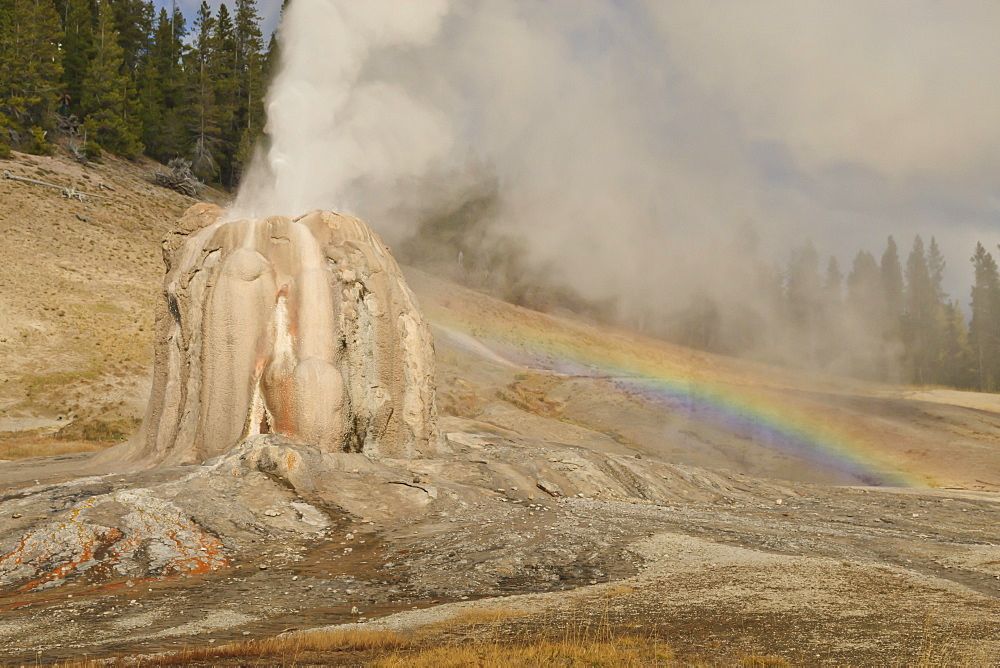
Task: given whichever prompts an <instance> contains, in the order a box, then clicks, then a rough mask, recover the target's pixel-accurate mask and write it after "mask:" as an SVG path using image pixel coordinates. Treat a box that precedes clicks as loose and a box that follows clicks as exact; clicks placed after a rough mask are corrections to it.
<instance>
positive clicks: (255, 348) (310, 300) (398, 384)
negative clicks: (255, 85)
mask: <svg viewBox="0 0 1000 668" xmlns="http://www.w3.org/2000/svg"><path fill="white" fill-rule="evenodd" d="M164 260H165V262H166V265H167V274H166V279H165V289H164V292H163V298H162V300H161V303H160V305H159V306H158V310H157V317H156V356H155V372H154V380H153V393H152V396H151V397H150V402H149V409H148V410H147V414H146V418H145V420H144V422H143V426H142V430H141V431H140V433H139V434H138V436H137V437H136V439H135V440H134V441H133V443H132V444H131V445H130V446H128V452H127V453H126V456H127V458H128V459H130V460H132V461H133V462H141V463H143V464H178V463H200V462H202V461H205V460H206V459H209V458H212V457H214V456H217V455H220V454H223V453H225V452H227V451H228V450H230V449H231V448H232V447H233V446H235V445H236V444H237V443H239V442H240V441H241V440H242V439H244V438H247V437H250V436H254V435H256V434H267V433H274V434H282V435H284V436H286V437H287V438H288V439H289V440H291V441H294V442H296V443H302V444H306V445H311V446H315V447H318V448H319V449H321V450H323V451H325V452H360V453H364V454H366V455H368V456H370V457H387V458H413V457H420V456H427V455H433V454H436V453H437V452H438V451H439V448H440V447H441V446H440V442H441V440H440V436H439V433H438V431H437V426H436V412H435V406H434V377H433V376H434V361H433V354H434V353H433V344H432V340H431V336H430V332H429V330H428V328H427V325H426V323H425V322H424V319H423V317H422V315H421V313H420V311H419V310H418V309H417V306H416V302H415V300H414V297H413V294H412V293H411V292H410V290H409V289H408V288H407V286H406V283H405V282H404V280H403V276H402V273H401V272H400V270H399V267H398V265H397V264H396V262H395V260H393V258H392V256H391V255H390V253H389V250H388V249H387V248H386V246H385V245H384V244H383V243H382V241H381V240H380V239H379V237H378V236H377V235H376V234H374V233H373V232H372V231H371V230H370V229H369V228H368V226H367V225H366V224H365V223H364V222H362V221H360V220H358V219H356V218H351V217H348V216H341V215H337V214H334V213H328V212H323V211H315V212H313V213H309V214H307V215H305V216H302V217H300V218H296V219H294V220H293V219H290V218H286V217H282V216H273V217H269V218H263V219H242V220H230V219H227V218H226V216H225V213H224V212H223V210H222V209H220V208H218V207H215V206H213V205H208V204H199V205H196V206H194V207H192V208H191V209H190V210H189V211H188V212H187V214H186V215H185V216H184V218H182V219H181V221H180V227H179V229H178V231H177V232H175V233H174V234H173V235H171V236H170V238H168V239H167V240H166V241H165V242H164Z"/></svg>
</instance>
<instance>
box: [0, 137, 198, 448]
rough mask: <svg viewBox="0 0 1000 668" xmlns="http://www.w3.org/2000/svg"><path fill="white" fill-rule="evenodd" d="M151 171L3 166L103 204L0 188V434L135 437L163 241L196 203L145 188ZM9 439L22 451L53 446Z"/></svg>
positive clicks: (29, 162)
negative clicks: (70, 427) (57, 431)
mask: <svg viewBox="0 0 1000 668" xmlns="http://www.w3.org/2000/svg"><path fill="white" fill-rule="evenodd" d="M155 166H156V165H155V164H154V163H150V162H141V163H138V164H136V163H130V162H126V161H122V160H118V159H116V158H112V157H109V158H107V159H106V160H105V162H104V163H103V164H92V165H89V166H84V165H81V164H78V163H76V162H72V161H69V160H66V159H64V158H59V157H43V156H30V155H24V154H20V153H14V157H13V159H11V160H0V169H2V170H5V171H9V172H10V173H11V174H13V175H15V176H21V177H26V178H32V179H37V180H41V181H46V182H49V183H53V184H56V185H59V186H63V187H75V188H77V189H78V190H81V191H86V192H90V193H95V194H100V195H102V197H100V198H97V197H94V198H88V199H86V200H85V201H82V202H81V201H78V200H76V199H69V198H65V197H63V196H62V195H61V194H60V192H59V191H58V190H55V189H50V188H46V187H43V186H38V185H32V184H26V183H21V182H16V181H13V180H7V179H3V180H0V229H2V231H3V232H2V234H3V243H2V244H0V314H2V317H0V361H2V363H0V434H2V433H3V432H8V435H9V432H12V431H15V430H18V429H32V428H38V427H43V428H46V427H47V428H49V431H51V429H54V428H58V427H62V426H63V425H65V424H66V422H68V421H69V419H71V418H72V417H80V418H83V419H82V420H81V422H80V423H78V425H77V426H78V432H80V433H78V434H77V435H78V436H84V437H89V440H95V439H106V440H121V438H122V435H123V433H125V432H127V431H128V430H130V429H133V428H134V418H136V417H138V416H140V415H141V414H142V411H143V410H144V408H145V401H146V397H145V395H146V394H147V393H148V380H147V378H148V375H149V366H150V363H151V361H152V350H153V349H152V342H153V304H154V303H155V299H156V296H157V290H158V288H157V286H158V285H159V283H160V282H161V280H162V276H163V261H162V256H161V252H160V242H161V240H162V239H163V238H164V237H165V236H166V234H167V232H168V231H169V230H170V229H171V228H172V226H173V225H174V224H175V223H176V221H177V218H178V217H179V216H180V214H181V213H182V212H183V211H184V210H185V209H186V208H187V207H189V206H190V205H191V204H193V203H194V200H191V199H190V198H187V197H184V196H182V195H180V194H178V193H175V192H173V191H170V190H166V189H164V188H159V187H157V186H154V185H152V184H151V183H148V182H147V180H146V177H147V175H148V174H149V173H150V171H151V170H152V169H153V168H154V167H155ZM95 418H99V419H101V420H102V421H103V423H95V422H94V419H95ZM123 418H124V419H126V420H125V421H121V420H122V419H123ZM120 421H121V422H120ZM84 422H88V423H89V426H90V427H91V428H90V429H89V430H87V433H83V430H82V427H83V426H84V424H83V423H84ZM76 440H77V441H79V440H80V439H76ZM7 442H8V443H7V444H8V445H9V447H10V448H11V449H12V450H13V449H14V447H15V445H24V446H30V447H29V448H27V449H26V450H24V451H23V452H27V453H30V452H31V448H42V449H43V451H44V448H45V447H46V446H51V445H52V444H51V443H47V442H46V439H44V438H35V439H26V438H22V439H21V442H20V443H18V444H13V443H11V440H10V439H9V438H8V439H7ZM0 443H3V442H2V441H0ZM80 445H82V446H84V447H85V445H86V444H80ZM3 447H4V446H3V445H0V458H3V457H4V452H3Z"/></svg>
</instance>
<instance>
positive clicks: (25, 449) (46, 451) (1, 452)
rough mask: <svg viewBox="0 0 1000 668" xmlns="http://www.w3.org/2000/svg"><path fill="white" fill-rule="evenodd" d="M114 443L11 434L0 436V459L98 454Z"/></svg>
mask: <svg viewBox="0 0 1000 668" xmlns="http://www.w3.org/2000/svg"><path fill="white" fill-rule="evenodd" d="M112 445H114V443H109V442H97V441H84V440H75V439H74V440H66V439H62V438H56V437H54V436H53V435H52V434H38V433H37V432H11V433H10V434H3V435H0V459H29V458H31V457H51V456H53V455H71V454H76V453H80V452H97V451H99V450H104V449H105V448H108V447H110V446H112Z"/></svg>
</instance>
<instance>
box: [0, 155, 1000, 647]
mask: <svg viewBox="0 0 1000 668" xmlns="http://www.w3.org/2000/svg"><path fill="white" fill-rule="evenodd" d="M153 168H155V165H153V164H152V163H142V164H133V163H127V162H123V161H118V160H114V159H109V160H108V161H107V162H106V163H105V164H103V165H94V166H89V167H86V168H84V167H82V166H80V165H78V164H76V163H70V162H65V161H63V160H61V159H59V158H40V157H36V156H24V155H21V154H15V158H14V159H13V160H8V161H0V169H5V170H10V171H11V173H14V174H17V175H22V176H27V177H31V178H41V179H42V180H46V181H51V182H53V183H59V184H62V185H66V186H74V185H77V184H79V185H77V187H78V188H79V189H80V190H86V191H88V192H95V193H102V194H107V195H108V197H107V199H90V200H87V201H85V202H78V201H75V200H68V199H64V198H62V197H60V194H59V191H57V190H50V189H46V188H43V187H41V186H34V185H30V184H24V183H19V182H13V181H10V180H2V181H0V198H2V199H0V224H2V225H3V227H4V231H5V243H4V244H3V245H0V254H2V255H0V308H2V313H3V317H2V318H0V459H10V460H17V461H4V462H0V612H2V613H3V614H4V615H6V616H5V618H4V623H3V624H2V625H0V647H3V648H4V649H3V650H0V659H2V660H8V659H9V660H14V661H22V662H23V661H26V660H36V656H37V655H36V652H43V653H44V659H45V660H56V659H63V658H68V657H75V656H79V655H80V654H81V653H83V652H87V653H89V654H91V655H101V656H110V655H113V654H115V653H119V652H123V653H148V652H151V651H161V650H176V649H179V648H182V647H185V646H188V645H192V644H193V645H195V646H197V647H200V648H202V649H204V650H205V651H206V652H208V651H209V648H210V647H211V646H212V645H211V643H214V642H216V641H221V642H223V643H224V642H230V641H236V640H243V639H246V638H247V637H248V636H249V637H250V638H268V637H271V636H274V635H275V634H278V633H281V632H284V631H289V630H307V629H314V628H317V627H324V626H327V625H344V624H348V623H350V625H349V626H348V627H347V628H349V629H352V630H363V631H373V632H384V631H387V630H388V631H392V632H393V633H401V634H403V635H404V636H406V637H407V638H409V639H410V640H409V641H412V642H414V643H417V644H418V645H419V646H420V647H424V646H425V645H426V644H430V645H431V646H432V647H437V646H438V645H443V646H450V645H454V644H456V643H457V644H461V643H462V642H465V641H467V640H469V639H473V640H475V639H476V638H480V639H481V638H482V634H483V633H484V632H488V633H489V634H494V635H493V636H491V637H498V638H507V639H509V638H535V637H558V636H559V634H562V636H563V637H565V635H566V633H567V629H573V628H585V629H588V630H587V631H581V633H583V634H586V633H590V632H591V631H590V630H589V629H593V628H597V629H599V632H600V633H602V634H605V636H606V637H620V636H628V637H635V636H636V634H639V635H641V636H642V637H655V638H657V639H661V640H664V641H665V642H667V643H668V644H669V645H670V646H671V647H672V648H673V650H672V651H676V652H677V657H678V661H677V664H680V665H683V664H685V663H689V662H690V661H705V662H706V665H735V664H737V663H738V662H739V661H742V660H744V659H746V657H747V656H754V655H760V654H769V655H779V656H782V657H785V658H786V659H788V660H789V661H792V662H794V663H795V664H804V665H812V664H824V663H825V664H829V665H844V664H848V665H868V664H872V663H879V662H881V663H888V664H893V665H894V664H899V665H913V664H917V663H919V662H921V661H923V662H924V663H925V664H927V665H936V664H937V663H947V662H948V661H949V659H953V660H955V661H958V662H965V663H967V664H970V665H988V664H989V663H990V662H991V661H995V660H996V658H997V657H998V656H1000V654H998V652H1000V644H998V642H997V638H998V637H1000V603H998V600H1000V599H998V597H1000V584H998V583H1000V571H998V567H997V565H998V564H1000V553H998V550H1000V548H998V547H997V545H996V544H995V537H994V536H993V535H992V534H991V533H990V532H991V530H992V527H994V526H995V525H996V523H997V519H998V514H997V508H998V506H997V501H998V500H1000V496H998V495H997V494H996V493H995V490H1000V453H998V451H997V446H996V443H998V442H1000V400H998V398H997V397H996V396H995V395H983V394H976V393H967V392H957V391H952V390H941V389H933V388H930V389H924V388H919V389H915V388H905V387H887V386H879V385H874V384H870V383H862V382H858V381H853V380H848V379H843V378H837V377H831V376H826V375H822V374H815V373H804V372H801V371H794V370H788V369H783V368H778V367H772V366H767V365H761V364H756V363H749V362H745V361H741V360H736V359H731V358H726V357H720V356H715V355H710V354H706V353H703V352H699V351H696V350H692V349H688V348H683V347H680V346H675V345H670V344H667V343H663V342H660V341H655V340H651V339H648V338H645V337H641V336H638V335H635V334H633V333H630V332H627V331H620V330H614V329H609V328H606V327H602V326H598V325H597V324H595V323H593V322H589V321H587V320H585V319H581V318H576V317H573V316H572V315H568V314H558V315H555V314H542V313H538V312H534V311H528V310H525V309H522V308H519V307H515V306H512V305H509V304H506V303H503V302H500V301H497V300H494V299H491V298H489V297H486V296H484V295H482V294H480V293H477V292H474V291H472V290H468V289H465V288H463V287H461V286H458V285H455V284H453V283H450V282H447V281H444V280H441V279H439V278H436V277H434V276H432V275H429V274H426V273H423V272H420V271H416V270H413V269H408V268H405V267H404V268H403V270H404V273H405V274H406V277H407V280H408V281H409V284H410V286H411V288H412V289H413V290H414V292H415V293H416V295H417V297H418V299H419V301H420V304H421V306H422V309H423V310H424V312H425V313H426V316H427V318H428V320H429V322H430V325H431V330H432V332H433V335H434V338H435V347H436V357H437V379H438V388H437V400H438V407H439V411H440V413H441V426H442V431H443V432H444V436H445V440H446V442H447V445H448V448H449V454H448V455H447V456H442V457H440V458H436V459H435V458H428V459H420V460H408V461H405V460H398V461H397V460H386V461H376V460H367V459H366V458H365V457H363V456H362V455H359V454H354V453H350V454H344V453H338V456H339V457H340V459H337V460H336V461H337V462H338V464H337V468H336V469H335V470H330V471H327V477H326V478H323V479H320V480H312V479H311V478H310V477H309V476H308V475H305V476H303V475H301V473H302V470H305V471H306V472H308V471H309V470H310V466H311V465H312V464H314V463H316V462H317V461H318V460H317V459H316V452H315V451H310V450H309V449H303V448H298V449H297V448H296V446H295V445H294V444H292V445H289V444H282V443H280V442H278V441H277V440H268V438H267V437H264V436H263V435H262V436H261V438H262V440H261V441H259V442H256V443H250V444H248V445H245V446H240V447H241V448H242V449H234V451H233V452H231V453H229V454H228V455H225V456H223V457H220V458H218V459H217V460H215V461H214V462H213V463H211V465H206V466H178V467H173V468H161V469H154V470H150V471H138V472H131V473H122V474H121V475H119V474H117V473H116V474H115V475H93V476H91V475H87V476H86V477H80V474H81V472H90V471H91V469H88V468H87V467H88V465H89V464H90V463H91V462H93V458H92V456H91V455H89V454H85V451H88V450H100V449H104V448H106V447H107V446H109V445H112V444H114V443H117V442H120V441H122V440H124V439H126V438H127V437H128V436H129V435H130V434H131V433H132V432H133V431H134V430H135V429H136V428H137V425H138V423H139V419H140V418H141V416H142V414H143V410H144V409H145V403H146V398H147V394H148V392H149V377H150V361H151V353H152V329H153V327H152V318H153V303H154V300H155V299H156V298H157V295H158V292H159V290H160V289H161V280H162V278H161V276H162V264H161V260H160V250H159V249H160V241H161V239H162V238H163V237H165V236H166V235H167V234H168V233H169V231H170V230H171V228H172V227H173V225H174V223H175V221H176V219H177V218H178V217H179V216H180V215H181V214H182V212H183V211H184V210H185V209H186V208H187V207H188V206H190V205H191V204H193V203H194V202H193V200H191V199H188V198H185V197H182V196H180V195H177V194H176V193H173V192H171V191H167V190H163V189H160V188H158V187H156V186H153V185H151V184H149V183H148V182H147V180H146V179H145V176H146V174H147V173H148V171H149V170H150V169H153ZM100 183H104V184H105V186H108V187H110V189H106V188H101V187H100V186H99V185H98V184H100ZM84 184H85V185H84ZM209 194H210V195H213V196H217V194H212V193H209ZM269 436H270V435H269ZM237 450H238V451H237ZM55 452H61V453H77V454H69V455H64V456H60V457H54V458H47V459H22V458H23V457H25V456H26V455H39V454H48V453H55ZM275 452H277V453H284V454H285V455H287V456H275V455H273V453H275ZM267 453H272V454H270V455H268V454H267ZM268 457H270V459H269V458H268ZM296 466H298V467H299V468H298V469H296V468H295V467H296ZM303 481H305V482H303ZM940 488H948V489H940ZM53 544H56V545H60V546H69V547H66V548H65V552H61V551H59V550H54V549H53V548H52V545H53ZM101 560H105V561H103V562H102V561H101ZM99 562H100V563H99ZM484 619H486V620H489V623H488V624H487V623H483V622H482V620H484ZM476 620H480V621H476ZM355 622H357V624H355ZM338 628H340V627H338ZM645 634H648V636H646V635H645ZM605 636H602V637H605ZM409 641H408V642H409ZM421 643H423V644H421ZM216 647H217V646H216ZM303 656H305V659H304V660H307V661H314V662H315V663H324V662H327V661H329V662H330V663H336V662H337V661H341V659H343V661H341V662H342V663H344V664H356V663H360V662H361V659H362V658H364V659H365V660H367V659H368V658H371V655H369V654H364V655H363V656H362V655H358V654H351V655H347V656H346V658H345V656H341V655H338V657H339V658H338V657H333V658H331V656H330V655H328V654H323V653H322V652H318V653H315V654H307V655H303ZM220 657H221V658H220ZM887 657H888V658H890V659H891V660H890V661H886V658H887ZM202 660H203V662H205V663H208V664H212V665H240V664H245V663H246V661H245V659H244V658H243V657H240V656H235V657H234V656H228V658H226V656H225V655H219V656H216V657H215V658H213V655H211V654H206V655H204V656H203V658H202ZM227 662H228V663H227ZM677 664H675V663H668V662H666V660H664V663H663V665H677ZM747 665H758V664H747ZM771 665H788V664H785V663H781V662H777V663H774V664H771Z"/></svg>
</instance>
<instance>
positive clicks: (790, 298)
mask: <svg viewBox="0 0 1000 668" xmlns="http://www.w3.org/2000/svg"><path fill="white" fill-rule="evenodd" d="M785 296H786V300H787V303H788V311H789V317H790V320H791V323H792V324H793V326H794V327H795V328H796V329H798V330H799V331H800V332H801V333H802V340H803V342H804V343H805V346H806V350H805V352H806V355H807V356H808V359H809V361H810V362H815V361H816V352H817V345H816V344H817V339H818V336H817V332H818V327H819V321H820V312H821V308H822V303H823V288H822V283H821V281H820V277H819V255H818V254H817V253H816V247H815V246H813V244H812V242H811V241H807V242H806V243H805V244H803V245H802V246H801V247H800V248H798V249H797V250H795V251H794V252H793V253H792V257H791V260H790V261H789V263H788V277H787V284H786V288H785Z"/></svg>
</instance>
